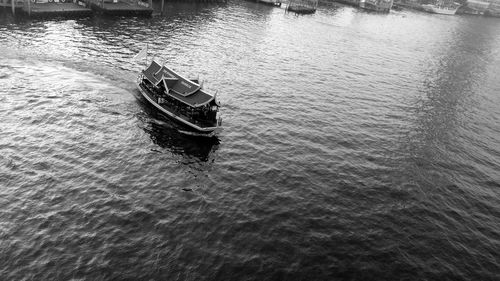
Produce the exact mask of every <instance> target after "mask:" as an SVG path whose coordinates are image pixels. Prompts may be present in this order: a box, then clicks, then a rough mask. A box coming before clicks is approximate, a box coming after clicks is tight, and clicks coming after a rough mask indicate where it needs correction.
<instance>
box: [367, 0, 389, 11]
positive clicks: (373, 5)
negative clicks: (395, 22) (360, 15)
mask: <svg viewBox="0 0 500 281" xmlns="http://www.w3.org/2000/svg"><path fill="white" fill-rule="evenodd" d="M392 4H393V0H360V1H359V7H360V8H363V9H365V10H370V11H375V12H382V13H389V12H390V11H391V7H392Z"/></svg>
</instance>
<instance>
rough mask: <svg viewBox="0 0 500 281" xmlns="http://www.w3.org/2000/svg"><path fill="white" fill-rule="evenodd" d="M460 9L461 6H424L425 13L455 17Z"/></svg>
mask: <svg viewBox="0 0 500 281" xmlns="http://www.w3.org/2000/svg"><path fill="white" fill-rule="evenodd" d="M459 7H460V5H438V4H425V5H422V8H423V9H424V11H426V12H429V13H434V14H442V15H454V14H455V13H456V12H457V10H458V8H459Z"/></svg>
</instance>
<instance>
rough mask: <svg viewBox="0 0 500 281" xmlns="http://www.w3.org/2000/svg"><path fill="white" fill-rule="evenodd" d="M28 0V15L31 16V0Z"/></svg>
mask: <svg viewBox="0 0 500 281" xmlns="http://www.w3.org/2000/svg"><path fill="white" fill-rule="evenodd" d="M25 1H27V2H28V16H30V17H31V0H25Z"/></svg>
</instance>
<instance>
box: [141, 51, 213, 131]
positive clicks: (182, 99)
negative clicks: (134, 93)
mask: <svg viewBox="0 0 500 281" xmlns="http://www.w3.org/2000/svg"><path fill="white" fill-rule="evenodd" d="M137 88H138V89H139V91H140V93H141V94H142V96H143V97H144V98H145V99H146V100H147V101H148V103H149V104H151V105H152V106H153V107H154V108H156V109H157V110H158V111H159V112H160V113H162V114H163V115H166V116H167V117H169V118H170V119H172V120H174V121H175V122H176V123H177V124H179V125H180V129H179V131H180V132H181V133H185V134H188V135H195V136H208V137H210V136H214V135H215V134H217V133H218V132H220V131H221V130H222V127H221V126H222V119H221V117H220V116H219V107H220V103H219V102H218V101H217V97H216V96H217V93H215V94H214V95H211V94H209V93H207V92H206V91H205V90H204V89H203V87H202V85H200V83H199V81H198V80H195V79H193V80H190V79H186V78H184V77H183V76H181V75H179V74H178V73H177V72H175V71H173V70H172V69H170V68H168V67H166V66H165V65H160V64H158V63H157V62H156V61H155V60H152V61H151V64H150V65H149V66H148V67H147V68H145V69H143V70H142V71H141V72H140V74H139V76H138V77H137Z"/></svg>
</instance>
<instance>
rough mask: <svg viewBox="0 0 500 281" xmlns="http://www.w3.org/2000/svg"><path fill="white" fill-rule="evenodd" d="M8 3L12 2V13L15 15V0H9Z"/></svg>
mask: <svg viewBox="0 0 500 281" xmlns="http://www.w3.org/2000/svg"><path fill="white" fill-rule="evenodd" d="M10 3H11V4H12V5H11V6H12V14H13V15H14V16H15V15H16V3H15V0H10Z"/></svg>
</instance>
